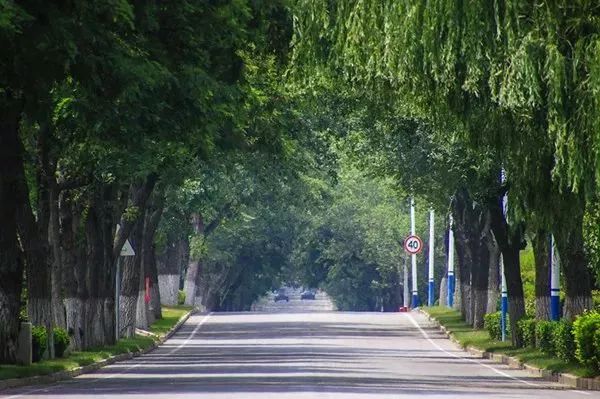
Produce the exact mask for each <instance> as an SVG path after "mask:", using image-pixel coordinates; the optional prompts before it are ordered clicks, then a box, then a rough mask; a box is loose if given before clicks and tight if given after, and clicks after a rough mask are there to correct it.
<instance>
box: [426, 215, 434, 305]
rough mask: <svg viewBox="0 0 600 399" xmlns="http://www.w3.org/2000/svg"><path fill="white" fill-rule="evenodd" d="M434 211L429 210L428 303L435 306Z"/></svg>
mask: <svg viewBox="0 0 600 399" xmlns="http://www.w3.org/2000/svg"><path fill="white" fill-rule="evenodd" d="M434 218H435V215H434V211H433V209H431V210H430V211H429V290H428V297H427V305H428V306H433V304H434V302H435V300H434V298H433V296H434V293H435V287H434V273H433V257H434V241H433V240H434V239H435V237H434V236H435V233H434Z"/></svg>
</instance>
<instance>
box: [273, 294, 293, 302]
mask: <svg viewBox="0 0 600 399" xmlns="http://www.w3.org/2000/svg"><path fill="white" fill-rule="evenodd" d="M273 299H274V300H275V302H277V301H286V302H289V301H290V297H288V296H287V295H285V294H284V293H283V292H278V293H277V295H275V297H274V298H273Z"/></svg>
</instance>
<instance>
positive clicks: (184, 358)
mask: <svg viewBox="0 0 600 399" xmlns="http://www.w3.org/2000/svg"><path fill="white" fill-rule="evenodd" d="M599 396H600V395H598V393H595V392H580V391H574V390H571V389H566V388H565V387H561V386H559V385H557V384H553V383H548V382H545V381H543V380H539V379H535V378H532V377H530V376H528V374H527V373H526V372H524V371H521V370H510V369H508V368H507V367H506V366H503V365H497V364H494V363H491V362H489V361H487V360H481V359H476V358H473V357H470V356H469V355H467V354H466V353H464V352H463V351H461V350H459V349H458V348H457V347H456V346H455V345H454V344H452V343H451V342H450V341H449V340H447V339H446V338H445V337H444V336H442V335H441V334H440V333H439V332H438V331H437V329H435V328H433V327H432V326H431V325H430V324H429V322H428V321H427V320H426V318H425V317H424V316H423V315H421V314H420V313H418V312H413V313H410V314H407V313H347V312H308V313H300V312H292V313H283V312H275V313H265V312H263V313H258V312H255V313H220V314H210V315H195V316H192V317H191V318H190V319H189V321H188V322H187V323H186V324H185V325H184V326H183V327H182V329H181V330H180V331H179V332H178V333H177V334H176V335H175V336H174V337H173V338H172V339H170V340H169V341H167V342H166V344H165V345H163V346H162V347H160V348H159V349H157V350H155V351H154V352H152V353H150V354H147V355H145V356H142V357H139V358H136V359H133V360H131V361H127V362H123V363H119V364H115V365H112V366H109V367H106V368H104V369H101V370H99V371H97V372H95V373H92V374H87V375H82V376H80V377H78V378H75V379H74V380H71V381H67V382H62V383H58V384H55V385H49V386H43V387H31V388H22V389H18V390H12V391H4V392H1V393H0V398H2V399H9V398H10V399H17V398H19V399H20V398H27V399H33V398H44V399H58V398H63V399H64V398H82V399H86V398H114V399H130V398H144V399H157V398H168V399H183V398H204V399H216V398H219V399H225V398H227V399H229V398H244V399H258V398H261V399H274V398H324V399H354V398H420V399H424V398H468V397H471V398H525V397H526V398H543V399H551V398H560V399H567V398H587V397H599Z"/></svg>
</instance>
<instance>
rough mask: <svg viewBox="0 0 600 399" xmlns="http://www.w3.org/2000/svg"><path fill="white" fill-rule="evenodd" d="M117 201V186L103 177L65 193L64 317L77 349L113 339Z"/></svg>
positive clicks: (63, 208) (63, 195)
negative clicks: (114, 241) (102, 179)
mask: <svg viewBox="0 0 600 399" xmlns="http://www.w3.org/2000/svg"><path fill="white" fill-rule="evenodd" d="M75 198H76V200H75ZM115 201H116V195H115V191H114V190H113V187H110V186H107V185H104V184H101V183H97V184H96V185H95V186H92V187H89V188H88V189H87V190H85V192H84V193H79V194H77V195H75V194H73V193H70V192H66V193H62V194H61V201H60V202H61V205H60V214H61V217H60V219H61V226H62V229H61V252H62V256H61V260H62V262H63V263H64V270H65V275H64V277H63V281H64V292H65V300H64V302H65V319H66V324H67V328H68V331H69V333H70V335H71V339H72V347H73V349H75V350H80V349H86V348H90V347H96V346H103V345H107V344H113V343H114V342H115V339H114V320H115V313H114V284H115V277H114V274H115V269H114V267H113V266H114V259H113V258H112V248H113V237H114V228H115V224H114V220H115V210H114V203H115Z"/></svg>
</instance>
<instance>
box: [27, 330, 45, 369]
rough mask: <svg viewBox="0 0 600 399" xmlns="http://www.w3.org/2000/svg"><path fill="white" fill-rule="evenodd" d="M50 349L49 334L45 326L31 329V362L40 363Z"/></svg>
mask: <svg viewBox="0 0 600 399" xmlns="http://www.w3.org/2000/svg"><path fill="white" fill-rule="evenodd" d="M47 348H48V334H47V333H46V328H44V327H43V326H33V327H32V328H31V360H32V361H33V362H39V361H40V360H42V357H43V356H44V352H46V349H47Z"/></svg>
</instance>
